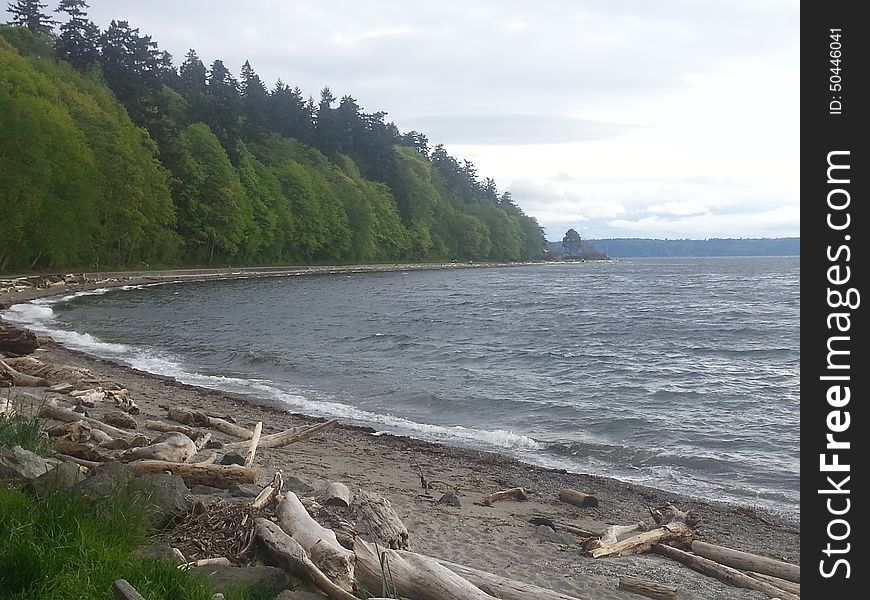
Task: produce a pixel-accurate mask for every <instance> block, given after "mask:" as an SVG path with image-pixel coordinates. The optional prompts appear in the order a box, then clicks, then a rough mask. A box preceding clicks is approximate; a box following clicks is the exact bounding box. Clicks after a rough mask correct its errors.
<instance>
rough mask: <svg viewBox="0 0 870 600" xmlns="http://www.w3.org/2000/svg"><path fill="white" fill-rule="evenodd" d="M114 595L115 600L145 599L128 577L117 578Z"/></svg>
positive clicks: (113, 585)
mask: <svg viewBox="0 0 870 600" xmlns="http://www.w3.org/2000/svg"><path fill="white" fill-rule="evenodd" d="M112 597H113V598H114V599H115V600H145V598H144V597H143V596H142V594H140V593H139V592H137V591H136V588H134V587H133V586H132V585H130V583H129V582H128V581H127V580H126V579H117V580H115V582H114V583H113V584H112Z"/></svg>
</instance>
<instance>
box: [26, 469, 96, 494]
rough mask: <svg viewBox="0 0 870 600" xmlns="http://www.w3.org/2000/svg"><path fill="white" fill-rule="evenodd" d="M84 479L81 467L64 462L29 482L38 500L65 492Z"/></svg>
mask: <svg viewBox="0 0 870 600" xmlns="http://www.w3.org/2000/svg"><path fill="white" fill-rule="evenodd" d="M84 479H85V474H84V472H82V469H81V467H79V466H78V465H77V464H75V463H74V462H64V463H60V464H59V465H58V466H56V467H55V468H53V469H52V470H51V471H48V472H47V473H44V474H42V475H40V476H39V477H37V478H36V479H34V480H33V481H31V482H30V487H31V489H32V490H33V491H34V493H35V494H36V496H37V497H38V498H45V497H47V496H50V495H52V494H57V493H60V492H66V491H68V490H69V489H71V488H72V487H74V486H75V485H76V484H78V483H80V482H81V481H84Z"/></svg>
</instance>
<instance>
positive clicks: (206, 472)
mask: <svg viewBox="0 0 870 600" xmlns="http://www.w3.org/2000/svg"><path fill="white" fill-rule="evenodd" d="M164 471H169V472H170V473H172V474H173V475H178V476H179V477H181V478H182V479H184V481H185V483H187V485H208V486H211V487H216V488H221V489H224V490H226V489H229V488H230V487H232V485H233V484H234V483H257V479H259V478H260V471H259V469H255V468H248V469H246V468H245V467H241V466H239V465H211V464H208V465H207V464H200V463H194V464H187V463H175V462H168V461H165V460H143V461H139V462H135V463H133V475H136V476H140V475H149V474H151V473H162V472H164Z"/></svg>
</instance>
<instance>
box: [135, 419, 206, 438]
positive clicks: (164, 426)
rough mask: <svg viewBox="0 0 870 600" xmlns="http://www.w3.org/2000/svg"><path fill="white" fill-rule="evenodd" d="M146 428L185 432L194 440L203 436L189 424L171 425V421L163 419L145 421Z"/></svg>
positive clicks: (165, 431) (166, 431) (163, 431)
mask: <svg viewBox="0 0 870 600" xmlns="http://www.w3.org/2000/svg"><path fill="white" fill-rule="evenodd" d="M145 429H151V430H152V431H160V432H162V433H183V434H184V435H186V436H187V437H189V438H190V439H192V440H195V439H197V438H198V437H202V436H201V435H200V434H199V432H197V431H196V430H195V429H193V428H192V427H188V426H187V425H171V424H169V423H164V422H163V421H150V420H149V421H145Z"/></svg>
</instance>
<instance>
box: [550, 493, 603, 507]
mask: <svg viewBox="0 0 870 600" xmlns="http://www.w3.org/2000/svg"><path fill="white" fill-rule="evenodd" d="M559 500H561V501H562V502H567V503H568V504H573V505H574V506H580V507H583V508H586V507H588V506H591V507H595V506H598V498H596V497H595V496H592V495H590V494H585V493H583V492H578V491H577V490H570V489H565V490H562V491H560V492H559Z"/></svg>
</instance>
